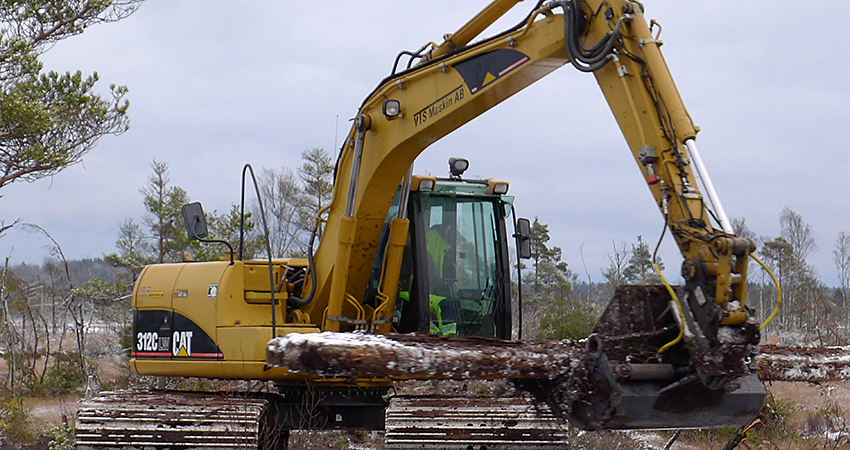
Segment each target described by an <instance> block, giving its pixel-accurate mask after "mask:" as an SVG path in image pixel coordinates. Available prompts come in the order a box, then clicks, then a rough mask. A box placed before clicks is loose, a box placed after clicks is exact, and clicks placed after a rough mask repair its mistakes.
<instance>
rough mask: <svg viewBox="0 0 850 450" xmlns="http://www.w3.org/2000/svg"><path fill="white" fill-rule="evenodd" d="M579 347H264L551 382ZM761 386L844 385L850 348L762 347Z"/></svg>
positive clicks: (337, 367) (401, 338)
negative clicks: (793, 383)
mask: <svg viewBox="0 0 850 450" xmlns="http://www.w3.org/2000/svg"><path fill="white" fill-rule="evenodd" d="M584 348H585V343H584V341H566V340H565V341H502V340H497V339H484V338H457V337H451V338H450V337H443V336H428V335H389V336H379V335H370V334H359V333H329V332H325V333H315V334H290V335H287V336H284V337H281V338H276V339H274V340H272V341H271V342H269V344H268V346H267V349H266V356H267V362H268V363H269V364H270V365H272V366H283V367H287V368H288V369H289V370H292V371H296V372H302V373H312V374H317V375H324V376H363V377H392V378H420V379H423V378H424V379H432V378H445V379H500V378H542V379H550V380H551V379H555V378H558V377H563V376H565V375H566V376H569V375H570V374H572V373H574V372H575V371H576V370H577V369H578V368H579V367H580V366H581V362H582V360H583V359H584V352H585V350H584ZM756 362H757V363H758V367H759V370H758V374H759V378H761V379H762V380H763V381H805V382H821V381H840V380H850V347H825V348H809V347H783V346H772V345H767V346H762V347H761V348H760V351H759V354H758V355H757V356H756Z"/></svg>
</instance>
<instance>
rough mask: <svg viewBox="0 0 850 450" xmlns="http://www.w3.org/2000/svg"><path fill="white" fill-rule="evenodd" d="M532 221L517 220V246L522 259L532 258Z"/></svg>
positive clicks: (515, 235)
mask: <svg viewBox="0 0 850 450" xmlns="http://www.w3.org/2000/svg"><path fill="white" fill-rule="evenodd" d="M530 235H531V222H530V221H529V220H528V219H524V218H523V219H517V221H516V234H514V237H516V248H517V253H519V257H520V259H531V239H530V238H529V236H530Z"/></svg>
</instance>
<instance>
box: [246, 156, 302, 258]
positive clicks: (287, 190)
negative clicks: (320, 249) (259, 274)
mask: <svg viewBox="0 0 850 450" xmlns="http://www.w3.org/2000/svg"><path fill="white" fill-rule="evenodd" d="M257 182H258V184H259V185H260V194H261V195H262V197H263V209H264V210H265V212H266V221H267V223H268V228H269V242H270V244H271V250H272V254H273V255H277V256H291V255H293V254H298V253H300V252H303V251H304V246H305V244H306V242H305V240H304V226H303V224H302V220H301V216H300V211H299V205H300V204H301V201H302V194H303V191H302V189H301V186H300V185H299V183H298V179H297V178H296V177H295V175H294V174H293V173H292V171H291V170H290V169H288V168H286V167H282V168H280V169H277V170H275V169H268V168H265V167H264V168H263V170H262V172H261V173H260V176H259V177H258V180H257ZM253 210H254V213H253V216H254V217H256V218H257V220H260V213H259V208H258V207H257V205H256V204H254V206H253Z"/></svg>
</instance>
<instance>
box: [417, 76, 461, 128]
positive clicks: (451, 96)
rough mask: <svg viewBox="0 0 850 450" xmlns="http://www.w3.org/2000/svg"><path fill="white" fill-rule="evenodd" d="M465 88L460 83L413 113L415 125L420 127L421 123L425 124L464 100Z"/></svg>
mask: <svg viewBox="0 0 850 450" xmlns="http://www.w3.org/2000/svg"><path fill="white" fill-rule="evenodd" d="M464 90H465V89H464V88H463V85H460V86H458V87H456V88H454V89H453V90H452V91H451V92H449V93H448V94H446V95H444V96H442V97H440V98H439V99H437V101H435V102H434V103H431V104H430V105H428V106H426V107H424V108H422V109H421V110H420V111H419V112H417V113H416V114H414V115H413V125H414V126H417V127H418V126H419V125H421V124H424V123H426V122H428V121H429V120H431V119H433V118H435V117H437V116H439V115H440V114H442V113H444V112H446V111H448V110H449V108H451V107H452V106H454V105H455V104H457V103H458V102H460V101H461V100H463V95H464Z"/></svg>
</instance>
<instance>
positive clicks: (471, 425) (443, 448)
mask: <svg viewBox="0 0 850 450" xmlns="http://www.w3.org/2000/svg"><path fill="white" fill-rule="evenodd" d="M568 443H569V442H568V429H567V425H566V423H565V421H564V420H563V419H559V418H558V417H556V416H555V415H554V414H552V412H551V411H550V410H549V408H548V407H547V406H546V405H541V404H535V402H533V401H532V399H531V398H530V397H528V396H519V397H501V398H500V397H490V396H451V397H446V396H440V395H431V396H405V395H401V396H396V397H393V398H392V399H390V405H389V408H388V409H387V419H386V441H385V448H386V449H387V450H408V449H440V450H454V449H458V450H466V449H470V448H472V449H475V450H479V449H486V450H507V449H537V450H549V449H552V450H554V449H562V448H565V447H566V445H567V444H568Z"/></svg>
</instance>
